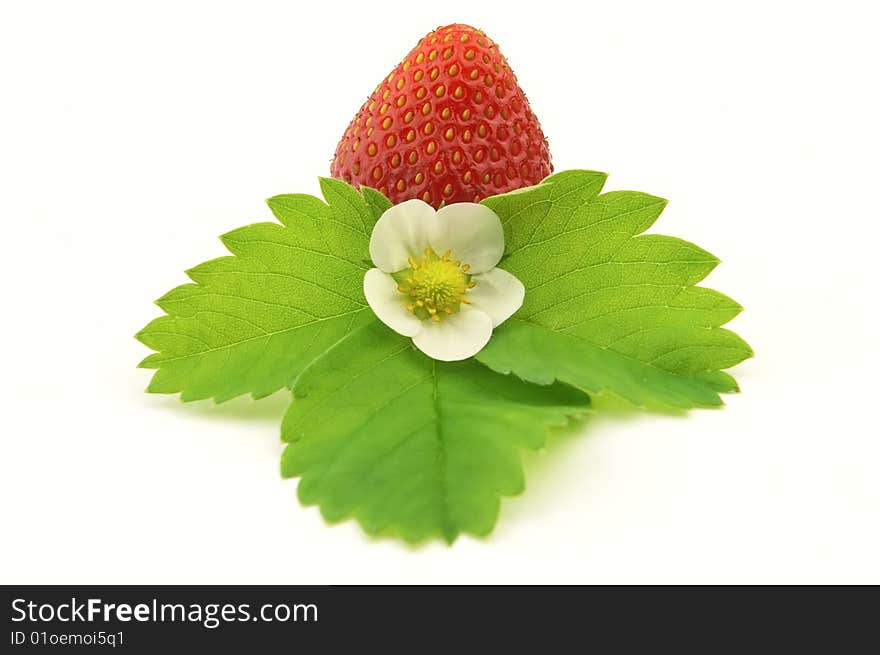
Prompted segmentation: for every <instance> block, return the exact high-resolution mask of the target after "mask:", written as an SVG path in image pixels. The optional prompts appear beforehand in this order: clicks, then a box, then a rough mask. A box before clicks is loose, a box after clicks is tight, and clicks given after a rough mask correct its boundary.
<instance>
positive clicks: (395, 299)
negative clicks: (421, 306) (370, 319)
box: [364, 268, 422, 337]
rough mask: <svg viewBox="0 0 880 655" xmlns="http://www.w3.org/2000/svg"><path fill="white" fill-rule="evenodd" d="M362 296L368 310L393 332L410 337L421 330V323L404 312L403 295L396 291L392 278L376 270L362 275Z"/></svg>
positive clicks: (372, 269)
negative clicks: (365, 300) (364, 298)
mask: <svg viewBox="0 0 880 655" xmlns="http://www.w3.org/2000/svg"><path fill="white" fill-rule="evenodd" d="M364 295H365V296H366V297H367V303H368V304H369V305H370V309H372V310H373V312H374V313H375V314H376V316H378V317H379V320H380V321H382V322H383V323H384V324H385V325H387V326H388V327H390V328H391V329H392V330H394V331H395V332H398V333H400V334H403V335H405V336H407V337H412V336H414V335H416V334H418V333H419V330H421V329H422V321H421V320H420V319H419V318H418V317H416V316H414V315H413V314H411V313H410V312H408V311H406V306H405V305H404V298H403V295H401V293H400V292H399V291H398V290H397V282H395V281H394V278H393V277H391V276H390V275H388V273H383V272H382V271H380V270H379V269H378V268H371V269H370V270H369V271H367V274H366V275H364Z"/></svg>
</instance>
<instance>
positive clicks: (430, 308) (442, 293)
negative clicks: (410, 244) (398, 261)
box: [394, 248, 477, 321]
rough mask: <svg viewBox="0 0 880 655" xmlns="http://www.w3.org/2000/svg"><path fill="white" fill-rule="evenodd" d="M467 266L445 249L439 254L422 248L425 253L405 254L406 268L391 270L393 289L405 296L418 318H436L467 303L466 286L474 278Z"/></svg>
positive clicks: (472, 286) (468, 286) (472, 281)
mask: <svg viewBox="0 0 880 655" xmlns="http://www.w3.org/2000/svg"><path fill="white" fill-rule="evenodd" d="M469 268H470V266H468V265H467V264H462V263H461V262H459V261H454V260H452V259H451V258H450V253H449V251H446V253H444V254H443V255H442V256H440V255H437V253H435V252H434V251H433V250H432V249H431V248H425V256H424V257H422V258H419V259H415V258H414V257H410V258H409V268H408V269H404V270H402V271H400V272H398V273H395V274H394V279H395V280H396V281H397V283H398V284H397V290H398V291H400V293H402V294H403V295H404V296H406V301H407V304H406V308H407V310H409V311H411V312H412V313H413V314H415V315H416V316H418V317H419V318H421V319H423V320H424V319H429V318H430V319H431V320H434V321H440V320H442V319H443V318H445V317H447V316H451V315H452V314H454V313H456V312H457V311H459V310H460V309H461V304H462V303H464V304H469V303H470V300H468V298H467V296H466V295H465V294H466V293H467V290H468V289H473V288H474V286H476V284H477V283H476V282H475V281H474V280H472V279H471V276H470V275H468V273H467V272H468V269H469Z"/></svg>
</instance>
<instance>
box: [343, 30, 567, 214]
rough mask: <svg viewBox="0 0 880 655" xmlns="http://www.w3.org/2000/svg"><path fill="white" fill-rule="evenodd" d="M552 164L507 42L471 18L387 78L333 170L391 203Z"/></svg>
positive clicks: (478, 189)
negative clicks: (502, 44) (503, 47)
mask: <svg viewBox="0 0 880 655" xmlns="http://www.w3.org/2000/svg"><path fill="white" fill-rule="evenodd" d="M552 171H553V166H552V164H551V162H550V152H549V150H548V148H547V140H546V139H545V138H544V133H543V132H542V131H541V126H540V125H539V124H538V119H537V118H536V117H535V115H534V114H533V113H532V110H531V108H530V107H529V102H528V100H526V96H525V94H524V93H523V92H522V89H520V88H519V85H518V84H517V81H516V76H515V75H514V74H513V71H512V70H510V67H509V66H508V65H507V60H506V59H505V58H504V55H502V54H501V52H500V51H499V50H498V46H497V45H496V44H495V43H494V42H493V41H492V40H491V39H490V38H489V37H487V36H486V34H485V33H484V32H482V31H480V30H476V29H474V28H473V27H469V26H467V25H459V24H456V25H448V26H446V27H441V28H439V29H437V30H435V31H433V32H431V33H430V34H428V35H427V36H425V38H423V39H422V40H421V41H419V44H418V45H417V46H416V47H415V49H414V50H413V51H412V52H410V53H409V54H408V55H407V56H406V57H405V58H404V60H403V61H402V62H401V63H400V64H399V65H398V66H397V68H395V69H394V70H393V71H392V72H391V74H390V75H388V77H386V78H385V79H384V80H383V81H382V82H381V83H380V84H379V86H377V87H376V90H375V91H373V94H372V95H371V96H370V97H369V98H368V99H367V101H366V102H365V103H364V104H363V106H362V107H361V108H360V111H358V113H357V115H356V116H355V117H354V119H353V120H352V121H351V124H349V126H348V129H347V130H346V131H345V134H344V135H343V137H342V140H341V141H340V142H339V145H338V146H337V147H336V154H335V156H334V158H333V163H332V164H331V166H330V172H331V175H333V177H335V178H338V179H341V180H344V181H345V182H348V183H349V184H353V185H355V186H360V185H365V186H370V187H373V188H375V189H378V190H379V191H381V192H382V193H383V194H385V195H386V196H388V197H389V198H390V199H391V200H392V202H394V203H398V202H402V201H404V200H408V199H410V198H421V199H422V200H424V201H425V202H427V203H429V204H431V205H433V206H434V207H438V206H439V205H440V204H441V203H445V204H449V203H453V202H479V201H480V200H482V199H483V198H485V197H487V196H491V195H495V194H498V193H504V192H505V191H511V190H513V189H518V188H520V187H524V186H529V185H532V184H537V183H538V182H540V181H541V180H543V179H544V178H545V177H546V176H547V175H549V174H550V173H551V172H552Z"/></svg>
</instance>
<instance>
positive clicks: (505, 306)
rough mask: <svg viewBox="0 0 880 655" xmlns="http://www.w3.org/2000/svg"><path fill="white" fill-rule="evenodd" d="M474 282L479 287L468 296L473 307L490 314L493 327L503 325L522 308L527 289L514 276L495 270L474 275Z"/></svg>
mask: <svg viewBox="0 0 880 655" xmlns="http://www.w3.org/2000/svg"><path fill="white" fill-rule="evenodd" d="M473 280H474V282H476V283H477V286H475V287H474V288H473V289H471V290H470V291H468V294H467V295H468V299H469V300H470V301H471V307H472V308H473V309H476V310H478V311H481V312H485V313H486V314H488V315H489V318H491V319H492V326H493V327H498V326H499V325H501V324H502V323H503V322H504V321H506V320H507V319H509V318H510V317H511V316H513V314H514V312H516V310H517V309H519V308H520V307H522V304H523V298H525V295H526V288H525V287H524V286H523V283H522V282H520V281H519V279H518V278H517V277H516V276H514V275H513V274H511V273H508V272H507V271H505V270H503V269H500V268H493V269H492V270H491V271H487V272H486V273H480V274H479V275H474V276H473Z"/></svg>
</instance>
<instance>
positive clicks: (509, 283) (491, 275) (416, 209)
mask: <svg viewBox="0 0 880 655" xmlns="http://www.w3.org/2000/svg"><path fill="white" fill-rule="evenodd" d="M502 254H504V231H503V229H502V227H501V221H500V219H499V218H498V216H497V214H495V212H493V211H492V210H491V209H489V208H488V207H485V206H483V205H478V204H474V203H470V202H462V203H455V204H452V205H446V206H445V207H443V208H442V209H440V210H439V211H436V212H435V211H434V209H433V208H432V207H431V206H430V205H428V204H427V203H424V202H422V201H421V200H407V201H406V202H402V203H400V204H399V205H395V206H394V207H391V208H390V209H388V211H386V212H385V213H384V214H382V216H381V217H380V218H379V220H378V221H377V222H376V225H375V227H374V228H373V234H372V235H371V237H370V257H372V259H373V264H375V265H376V267H377V268H373V269H370V270H369V271H367V274H366V276H365V277H364V295H365V296H366V298H367V302H368V303H369V305H370V307H371V308H372V310H373V311H374V312H375V313H376V316H378V317H379V320H381V321H382V322H383V323H385V324H386V325H387V326H388V327H390V328H391V329H392V330H394V331H396V332H399V333H400V334H403V335H405V336H408V337H412V340H413V343H414V344H415V345H416V347H417V348H418V349H419V350H421V351H422V352H423V353H425V354H426V355H428V356H429V357H433V358H434V359H440V360H443V361H447V362H449V361H457V360H460V359H467V358H468V357H471V356H472V355H476V354H477V353H478V352H479V351H480V350H481V349H482V348H483V346H485V345H486V343H487V342H488V341H489V338H490V337H491V336H492V329H493V328H494V327H496V326H498V325H500V324H501V323H503V322H504V321H506V320H507V319H508V318H510V316H511V315H512V314H513V313H514V312H515V311H516V310H517V309H519V308H520V306H522V302H523V297H524V296H525V287H523V285H522V282H520V281H519V280H518V279H516V278H515V277H514V276H513V275H511V274H510V273H508V272H507V271H504V270H502V269H500V268H495V265H496V264H498V262H499V261H500V260H501V255H502Z"/></svg>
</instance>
